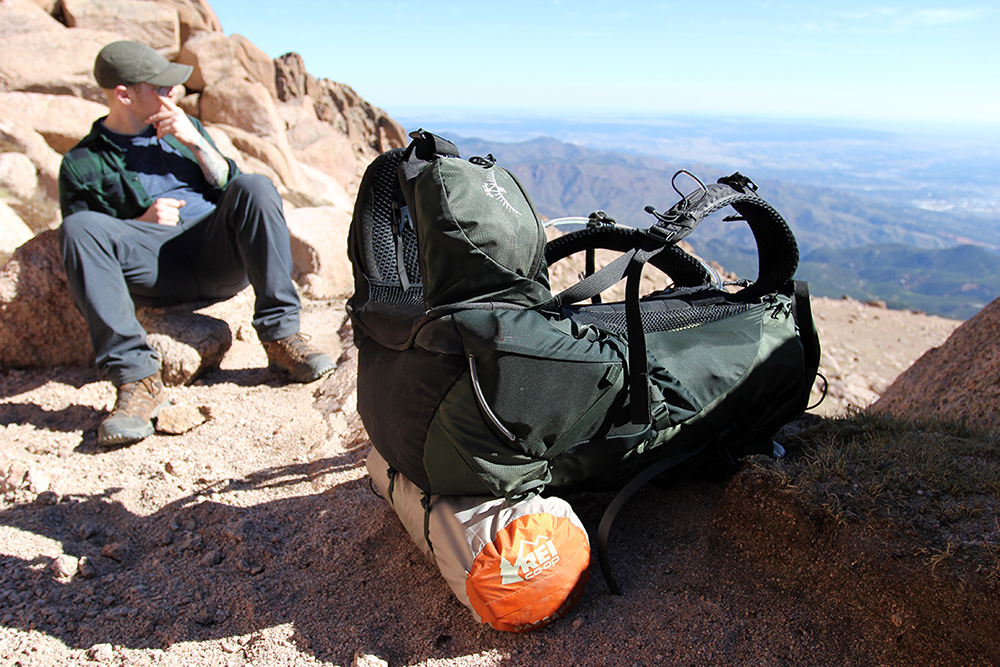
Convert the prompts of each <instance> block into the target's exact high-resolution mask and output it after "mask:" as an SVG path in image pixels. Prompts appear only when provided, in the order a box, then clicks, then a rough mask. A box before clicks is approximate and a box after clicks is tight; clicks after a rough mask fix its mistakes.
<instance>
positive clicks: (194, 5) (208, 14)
mask: <svg viewBox="0 0 1000 667" xmlns="http://www.w3.org/2000/svg"><path fill="white" fill-rule="evenodd" d="M37 1H39V2H42V1H43V0H37ZM159 2H160V4H163V5H168V6H170V7H173V8H174V9H176V10H177V15H178V17H179V19H180V26H181V44H183V43H184V42H186V41H187V40H188V38H189V37H191V35H194V34H196V33H199V32H222V25H221V24H220V23H219V17H217V16H216V15H215V12H214V11H213V10H212V8H211V7H210V6H209V4H208V2H207V0H159Z"/></svg>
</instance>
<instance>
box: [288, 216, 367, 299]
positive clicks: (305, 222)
mask: <svg viewBox="0 0 1000 667" xmlns="http://www.w3.org/2000/svg"><path fill="white" fill-rule="evenodd" d="M285 220H286V221H287V222H288V231H289V234H290V236H291V241H292V260H293V261H294V263H295V271H296V275H295V276H294V277H295V279H296V281H297V282H299V283H300V284H302V286H303V288H304V290H305V291H306V293H307V294H308V295H309V296H311V297H313V298H318V299H330V298H336V297H345V296H348V295H350V294H351V292H353V291H354V276H353V274H352V272H351V265H350V263H349V262H348V261H346V260H347V230H348V228H349V227H350V225H351V214H350V213H349V212H347V211H345V210H343V209H340V208H337V207H335V206H322V207H310V208H298V209H293V210H289V211H286V212H285Z"/></svg>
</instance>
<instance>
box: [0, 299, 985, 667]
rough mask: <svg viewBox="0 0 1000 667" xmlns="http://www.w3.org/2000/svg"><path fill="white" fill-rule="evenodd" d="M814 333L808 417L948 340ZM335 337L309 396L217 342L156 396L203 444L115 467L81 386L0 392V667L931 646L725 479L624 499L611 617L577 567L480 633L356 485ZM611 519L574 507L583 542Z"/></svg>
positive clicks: (877, 317)
mask: <svg viewBox="0 0 1000 667" xmlns="http://www.w3.org/2000/svg"><path fill="white" fill-rule="evenodd" d="M815 313H816V320H817V323H818V324H819V326H820V329H821V332H822V339H823V343H824V349H825V352H824V361H823V369H824V375H826V377H827V378H828V380H829V381H830V392H829V394H830V395H829V397H828V398H827V400H826V402H824V404H823V405H822V406H821V408H820V411H822V412H823V413H824V414H830V413H832V412H836V411H838V410H843V409H844V407H845V405H846V404H847V402H848V401H852V400H853V401H856V402H860V403H864V402H867V401H868V400H870V399H872V398H874V397H875V396H876V395H877V392H878V391H880V390H881V389H882V388H884V387H885V386H887V384H888V383H890V382H891V381H892V379H893V378H894V377H895V376H896V375H897V374H898V373H899V372H900V371H902V370H903V369H904V368H906V367H908V366H909V365H910V364H911V363H912V362H913V361H914V360H915V359H916V358H917V357H919V355H920V354H922V352H923V351H925V350H926V349H928V348H929V347H932V346H936V345H939V344H940V343H941V342H943V341H944V340H945V338H946V337H947V336H948V334H949V333H950V332H951V331H952V330H953V329H954V327H955V326H957V324H958V323H957V322H953V321H948V320H942V319H940V318H929V317H924V316H920V315H915V314H912V313H905V312H899V311H889V310H885V309H882V308H874V307H870V306H864V305H862V304H858V303H856V302H852V301H832V300H825V299H819V300H816V301H815ZM343 325H344V311H343V304H342V303H325V302H310V303H307V307H306V312H305V314H304V329H305V330H306V331H308V332H310V333H312V334H313V335H314V339H315V340H316V341H317V342H318V343H319V344H320V345H321V346H323V347H325V348H326V349H328V350H329V351H330V352H331V353H332V354H334V355H337V356H340V355H343V356H341V360H342V361H341V364H340V367H339V368H338V371H337V372H336V373H335V374H334V375H333V376H331V377H330V378H328V379H326V380H325V381H323V382H319V383H315V384H312V385H307V386H302V385H298V384H288V383H286V382H284V381H283V380H282V379H281V378H278V377H276V376H274V375H271V374H269V373H268V372H267V371H266V370H264V369H263V367H264V365H265V358H264V354H263V351H262V350H261V349H260V347H259V344H257V343H256V342H253V341H242V340H236V341H235V342H234V347H233V349H232V350H231V351H230V353H229V354H228V355H227V357H226V359H225V360H224V362H223V364H222V367H221V368H220V369H219V370H217V371H214V372H211V373H210V374H208V375H206V376H205V377H203V378H202V379H201V380H200V381H198V382H197V383H196V384H195V385H194V386H190V387H182V388H172V389H171V390H170V394H171V397H172V398H173V399H174V401H175V402H176V403H179V404H184V405H190V406H196V407H199V408H201V409H202V411H203V412H205V413H207V414H208V415H210V418H209V419H208V421H207V422H206V423H204V424H202V425H200V426H198V427H196V428H194V429H193V430H191V431H189V432H187V433H184V434H182V435H175V436H169V435H161V434H157V435H154V436H153V437H150V438H148V439H147V440H145V441H143V442H141V443H139V444H137V445H134V446H132V447H128V448H125V449H120V450H117V451H111V452H105V451H101V450H99V449H98V448H97V447H96V432H97V426H98V424H99V423H100V421H101V419H102V418H103V417H104V416H105V414H106V411H107V410H108V409H109V408H110V406H111V405H112V404H113V402H114V390H113V388H112V387H111V385H110V384H109V383H107V382H102V381H99V380H98V378H97V376H96V371H94V370H93V369H79V368H60V369H55V370H48V371H36V370H31V371H10V372H6V373H2V374H0V427H2V430H0V490H2V491H3V496H2V504H0V664H2V665H77V664H81V663H93V664H108V665H115V664H121V665H178V666H180V665H234V666H236V665H249V664H254V665H314V664H323V665H328V664H335V665H349V664H352V663H357V664H365V665H376V664H389V665H393V666H395V665H468V666H472V665H510V666H514V665H595V666H596V665H609V666H610V665H615V666H630V665H660V664H662V665H709V664H712V665H758V666H759V665H839V666H847V665H905V664H913V660H914V656H915V655H921V654H922V652H923V651H927V650H928V649H926V647H927V646H929V645H930V644H931V643H933V642H935V641H938V643H939V644H942V645H943V644H947V637H944V638H940V637H939V636H938V635H937V634H935V633H940V629H939V628H935V627H933V626H932V625H928V624H916V623H915V622H913V623H911V620H912V618H911V616H909V615H908V612H906V611H905V610H907V609H913V608H914V607H915V606H918V605H919V594H920V591H918V592H917V596H918V597H917V599H915V600H908V599H904V598H905V597H906V596H905V595H904V594H903V593H901V592H900V591H901V590H904V588H901V585H896V584H894V583H893V581H894V580H893V578H892V576H886V575H885V569H886V566H885V562H886V555H885V553H884V552H885V549H887V548H888V547H887V546H886V542H885V541H884V540H882V539H881V538H878V539H873V536H868V537H866V536H864V535H854V534H851V533H849V532H845V531H839V530H838V531H832V532H831V531H829V530H822V529H820V528H817V527H816V526H814V525H813V524H811V523H810V520H809V517H808V516H804V515H803V514H802V513H801V512H800V511H799V510H796V509H795V507H793V506H792V505H786V504H782V502H781V500H780V497H777V496H772V495H768V494H760V493H758V492H757V490H756V489H755V488H754V487H753V485H752V484H750V483H749V482H746V481H745V480H743V478H742V477H738V478H736V479H735V480H733V481H731V482H730V483H728V484H709V483H688V484H685V485H683V486H681V487H680V488H676V489H674V490H672V491H669V492H663V491H660V490H658V489H655V488H652V487H650V488H647V489H644V490H642V491H641V492H640V493H639V494H637V495H636V496H635V497H634V498H633V500H632V501H631V503H630V505H629V506H628V507H627V508H626V510H625V511H623V512H622V514H621V515H620V517H619V520H618V523H617V524H616V528H615V531H614V533H613V535H612V546H613V558H614V562H615V568H616V573H617V576H618V577H619V583H621V584H622V585H623V587H624V589H625V595H624V596H621V597H618V596H612V595H610V594H609V593H608V590H607V586H606V584H605V583H604V581H603V580H601V578H600V576H599V574H598V573H597V572H596V569H595V576H594V578H593V579H592V580H591V583H590V584H589V585H588V589H587V593H586V595H585V597H584V599H583V601H582V602H581V604H580V605H579V606H578V607H577V608H576V609H575V610H574V611H573V612H571V613H570V615H569V616H568V617H567V618H564V619H561V620H560V621H558V622H557V623H555V624H553V625H552V626H550V627H548V628H546V629H544V630H542V631H538V632H535V633H530V634H524V635H510V634H502V633H499V632H496V631H493V630H492V629H489V628H487V627H483V626H479V625H477V624H476V623H475V622H474V621H473V619H472V616H471V614H470V613H469V612H468V611H467V610H466V609H465V608H464V607H462V606H461V605H460V604H459V603H458V602H457V601H456V600H455V599H454V598H453V597H452V595H451V593H450V591H449V590H448V588H447V586H446V585H445V583H444V581H443V579H442V578H441V577H440V575H439V573H438V572H437V570H436V569H435V568H434V567H433V566H432V565H430V564H429V563H428V562H427V561H425V560H424V559H423V557H422V556H421V555H420V553H419V552H418V550H417V548H416V547H415V546H414V545H413V544H412V543H411V542H410V540H409V538H408V537H407V535H406V533H405V531H404V529H403V528H402V526H401V524H400V523H399V521H398V520H397V518H396V516H395V515H394V514H393V512H392V511H391V510H390V509H389V507H388V506H387V505H386V504H385V503H384V502H383V501H382V500H381V499H380V498H378V497H377V496H376V495H375V494H374V493H373V492H372V491H371V489H370V487H369V483H368V480H367V477H366V472H365V468H364V459H365V456H366V453H367V451H368V447H369V445H368V443H367V440H366V439H365V436H364V433H363V430H361V427H360V424H359V422H358V419H357V416H356V413H355V412H354V410H353V405H354V395H353V375H352V369H351V365H352V364H353V360H352V356H351V354H350V352H351V350H352V349H353V348H351V346H350V342H349V341H350V330H349V327H344V326H343ZM741 480H743V481H741ZM758 498H760V501H759V502H758V500H757V499H758ZM609 500H610V497H609V496H606V495H601V494H582V495H579V496H577V497H574V498H571V502H572V503H573V505H574V508H575V509H576V510H577V512H578V513H579V514H580V516H581V518H582V519H583V520H584V522H585V523H586V524H587V526H588V529H590V530H591V534H594V533H595V532H596V524H597V522H598V521H599V519H600V515H601V512H602V511H603V509H604V506H605V505H606V504H607V502H608V501H609ZM862 575H864V576H862ZM873 582H876V583H874V584H873ZM877 582H884V583H882V584H879V583H877ZM924 591H926V589H924ZM939 640H940V641H939ZM935 646H937V644H935ZM935 651H937V652H930V653H929V655H935V656H940V655H944V654H943V653H941V650H939V649H935ZM935 660H937V658H935ZM935 660H931V661H929V662H928V663H927V664H937V663H936V662H935ZM950 664H954V665H958V664H989V663H988V662H987V658H986V657H983V656H956V661H952V662H951V663H950Z"/></svg>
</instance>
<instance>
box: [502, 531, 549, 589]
mask: <svg viewBox="0 0 1000 667" xmlns="http://www.w3.org/2000/svg"><path fill="white" fill-rule="evenodd" d="M558 562H559V554H558V553H556V544H555V542H553V541H552V539H551V538H549V537H548V536H544V535H543V536H541V537H539V538H538V539H537V540H536V541H534V542H531V541H529V540H521V542H520V544H519V545H518V549H517V558H516V559H515V560H514V562H513V563H510V562H508V561H507V559H506V558H504V556H503V555H501V556H500V575H501V579H500V585H502V586H506V585H508V584H513V583H516V582H518V581H528V580H529V579H532V578H534V577H536V576H537V575H539V574H540V573H541V572H542V571H543V570H547V569H549V568H550V567H552V566H553V565H555V564H556V563H558Z"/></svg>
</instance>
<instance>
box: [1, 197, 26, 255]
mask: <svg viewBox="0 0 1000 667" xmlns="http://www.w3.org/2000/svg"><path fill="white" fill-rule="evenodd" d="M33 233H34V232H32V231H31V228H30V227H28V225H26V224H24V222H22V220H21V218H20V217H19V216H18V215H17V213H15V212H14V210H13V209H12V208H11V207H10V206H8V205H7V204H6V203H5V202H4V201H3V200H2V199H0V266H3V265H4V264H6V263H7V260H9V259H10V257H11V255H13V254H14V251H15V250H17V249H18V248H19V247H21V245H22V244H24V243H26V242H27V241H28V239H30V238H31V236H32V234H33Z"/></svg>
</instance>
